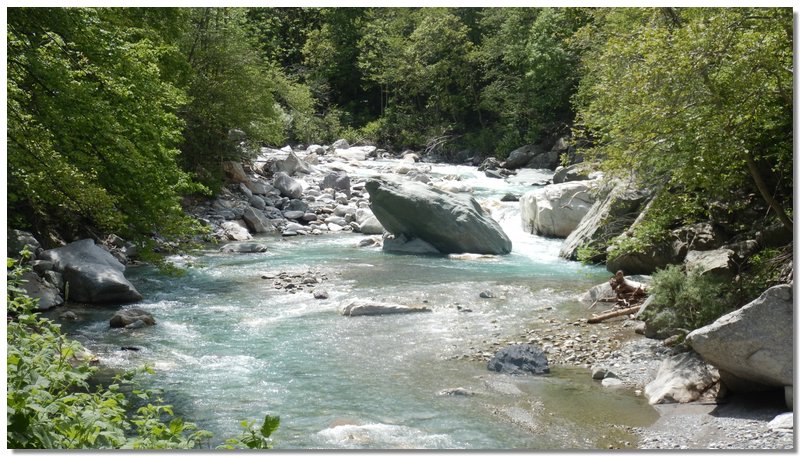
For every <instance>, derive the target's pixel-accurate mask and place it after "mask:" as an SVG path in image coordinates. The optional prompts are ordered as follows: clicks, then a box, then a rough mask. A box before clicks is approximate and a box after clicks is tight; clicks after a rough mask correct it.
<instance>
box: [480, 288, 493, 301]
mask: <svg viewBox="0 0 800 456" xmlns="http://www.w3.org/2000/svg"><path fill="white" fill-rule="evenodd" d="M479 296H480V297H481V298H484V299H491V298H494V293H493V292H492V290H483V291H481V292H480V295H479Z"/></svg>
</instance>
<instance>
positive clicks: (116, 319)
mask: <svg viewBox="0 0 800 456" xmlns="http://www.w3.org/2000/svg"><path fill="white" fill-rule="evenodd" d="M137 321H140V322H142V324H143V325H147V326H152V325H155V324H156V320H155V318H153V314H151V313H150V312H147V311H146V310H142V309H120V310H118V311H116V312H115V313H114V315H113V316H112V317H111V320H110V321H109V325H110V326H111V327H112V328H125V327H127V326H129V325H131V324H133V323H135V322H137Z"/></svg>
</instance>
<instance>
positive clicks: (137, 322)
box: [124, 320, 148, 329]
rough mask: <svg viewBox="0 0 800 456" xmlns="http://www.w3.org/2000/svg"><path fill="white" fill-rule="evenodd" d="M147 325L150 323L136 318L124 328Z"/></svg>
mask: <svg viewBox="0 0 800 456" xmlns="http://www.w3.org/2000/svg"><path fill="white" fill-rule="evenodd" d="M145 326H148V325H147V323H145V322H144V321H143V320H136V321H134V322H133V323H131V324H128V325H125V326H124V328H125V329H139V328H144V327H145Z"/></svg>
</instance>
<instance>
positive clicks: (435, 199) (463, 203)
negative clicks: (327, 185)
mask: <svg viewBox="0 0 800 456" xmlns="http://www.w3.org/2000/svg"><path fill="white" fill-rule="evenodd" d="M365 187H366V189H367V191H368V192H369V195H370V209H371V210H372V213H373V214H375V217H377V219H378V221H380V223H381V225H383V227H384V228H385V229H386V231H388V232H389V233H392V234H394V235H395V236H399V235H404V236H405V237H406V238H407V239H409V240H413V239H415V238H418V239H421V240H423V241H425V242H427V243H428V244H430V245H432V246H433V247H435V248H436V249H437V250H438V251H439V252H441V253H467V252H469V253H485V254H506V253H510V252H511V240H510V239H509V238H508V236H507V235H506V234H505V232H503V229H502V228H501V227H500V225H499V224H498V223H497V222H496V221H495V220H494V219H492V218H491V216H489V215H488V214H487V213H486V212H484V210H483V209H482V208H481V207H480V205H479V204H478V203H477V201H475V199H474V198H472V197H471V196H468V195H454V194H452V193H448V192H445V191H443V190H439V189H435V188H431V187H430V186H428V185H425V184H422V183H419V182H409V181H401V180H397V179H394V178H389V177H380V178H372V179H369V180H368V181H367V183H366V185H365Z"/></svg>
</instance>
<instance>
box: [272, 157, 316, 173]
mask: <svg viewBox="0 0 800 456" xmlns="http://www.w3.org/2000/svg"><path fill="white" fill-rule="evenodd" d="M272 172H273V173H278V172H283V173H286V174H288V175H289V176H294V175H295V174H298V173H302V174H309V173H310V172H311V168H309V167H308V164H307V163H306V162H304V161H303V160H300V158H299V157H298V156H297V155H296V154H295V153H294V152H289V156H287V157H286V158H285V159H283V160H277V161H275V162H274V163H273V164H272Z"/></svg>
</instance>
